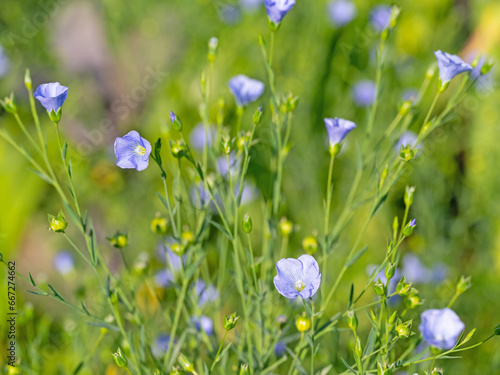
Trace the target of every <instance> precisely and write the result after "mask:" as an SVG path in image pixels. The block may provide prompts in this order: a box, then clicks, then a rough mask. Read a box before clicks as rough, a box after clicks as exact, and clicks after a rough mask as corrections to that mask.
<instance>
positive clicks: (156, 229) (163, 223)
mask: <svg viewBox="0 0 500 375" xmlns="http://www.w3.org/2000/svg"><path fill="white" fill-rule="evenodd" d="M167 227H168V221H167V219H166V218H164V217H163V216H156V217H155V218H154V219H153V220H151V230H152V231H153V233H156V234H166V233H167Z"/></svg>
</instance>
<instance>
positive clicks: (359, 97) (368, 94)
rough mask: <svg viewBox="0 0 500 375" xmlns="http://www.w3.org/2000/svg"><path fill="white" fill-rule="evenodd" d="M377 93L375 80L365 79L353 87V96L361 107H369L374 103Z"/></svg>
mask: <svg viewBox="0 0 500 375" xmlns="http://www.w3.org/2000/svg"><path fill="white" fill-rule="evenodd" d="M376 95H377V86H376V85H375V82H373V81H370V80H367V79H364V80H361V81H358V82H356V84H354V86H353V88H352V98H353V100H354V103H356V105H358V106H359V107H368V106H371V105H372V104H373V102H374V101H375V97H376Z"/></svg>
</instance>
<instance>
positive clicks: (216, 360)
mask: <svg viewBox="0 0 500 375" xmlns="http://www.w3.org/2000/svg"><path fill="white" fill-rule="evenodd" d="M227 333H228V331H226V330H225V332H224V336H223V337H222V341H221V343H220V345H219V350H217V354H216V355H215V358H214V361H213V363H212V366H211V367H210V373H212V371H214V368H215V365H216V364H217V362H219V355H220V352H221V351H222V347H223V346H224V341H226V336H227Z"/></svg>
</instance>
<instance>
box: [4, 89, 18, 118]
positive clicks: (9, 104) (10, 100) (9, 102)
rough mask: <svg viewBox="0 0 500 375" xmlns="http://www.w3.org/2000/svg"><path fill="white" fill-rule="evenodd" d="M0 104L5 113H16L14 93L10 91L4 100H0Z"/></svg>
mask: <svg viewBox="0 0 500 375" xmlns="http://www.w3.org/2000/svg"><path fill="white" fill-rule="evenodd" d="M0 104H1V105H2V107H3V108H4V109H5V112H7V113H11V114H13V113H17V104H16V101H15V100H14V94H13V93H11V94H10V96H7V97H5V98H4V100H0Z"/></svg>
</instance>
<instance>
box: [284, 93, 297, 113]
mask: <svg viewBox="0 0 500 375" xmlns="http://www.w3.org/2000/svg"><path fill="white" fill-rule="evenodd" d="M298 103H299V97H298V96H293V95H292V94H291V93H290V94H288V97H287V98H286V107H287V110H288V112H293V111H295V109H296V108H297V104H298Z"/></svg>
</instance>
